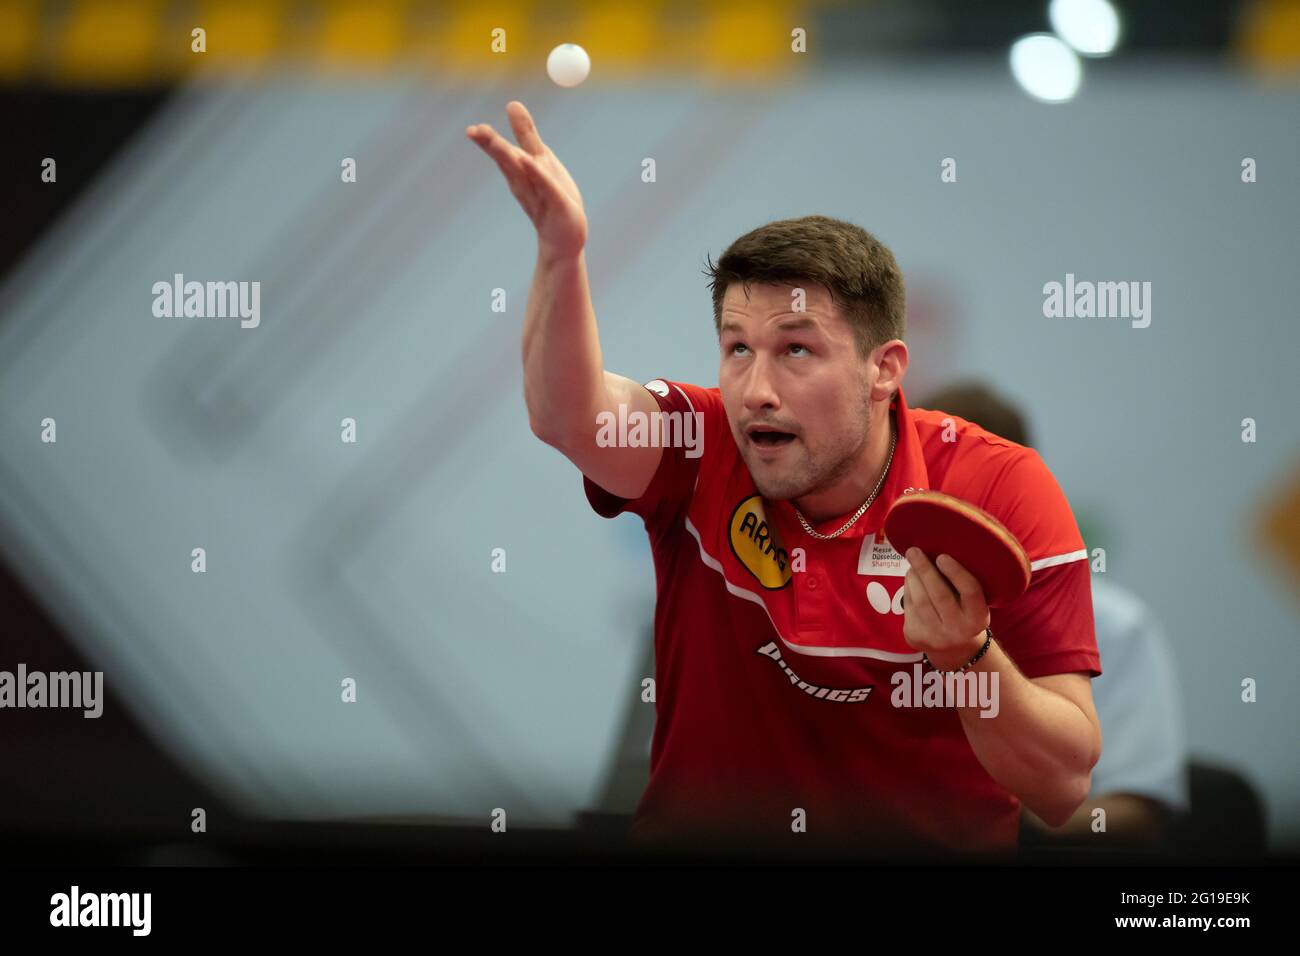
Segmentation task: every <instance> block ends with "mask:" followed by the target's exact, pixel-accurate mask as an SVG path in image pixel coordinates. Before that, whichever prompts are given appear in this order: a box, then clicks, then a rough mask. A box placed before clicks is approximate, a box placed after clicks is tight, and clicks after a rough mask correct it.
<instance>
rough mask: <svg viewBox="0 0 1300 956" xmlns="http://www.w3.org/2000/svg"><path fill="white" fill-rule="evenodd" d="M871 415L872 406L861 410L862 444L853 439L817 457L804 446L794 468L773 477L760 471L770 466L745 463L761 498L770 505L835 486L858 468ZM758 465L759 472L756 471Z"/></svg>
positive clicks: (868, 404)
mask: <svg viewBox="0 0 1300 956" xmlns="http://www.w3.org/2000/svg"><path fill="white" fill-rule="evenodd" d="M870 411H871V406H870V403H869V402H866V403H864V405H863V407H862V409H861V422H862V435H861V438H860V440H859V441H856V442H855V441H853V440H852V439H850V440H848V441H846V442H842V443H840V444H837V445H836V446H834V447H832V448H830V449H828V450H827V451H826V452H825V453H824V454H821V455H818V456H816V457H813V455H812V452H811V450H810V449H809V448H808V446H807V445H804V446H803V454H802V455H801V457H800V459H799V461H798V462H796V463H795V464H794V466H793V467H791V468H788V469H785V470H779V471H773V472H770V473H764V472H762V471H760V469H763V468H771V467H772V466H771V465H764V463H762V462H756V463H752V464H751V463H750V462H749V461H746V464H747V465H748V466H749V473H750V475H751V477H753V479H754V486H755V487H756V488H758V492H759V494H761V495H762V496H763V497H764V498H766V499H768V500H769V501H788V500H791V499H795V498H802V497H804V496H805V495H809V494H812V493H814V492H817V491H822V490H824V489H826V488H830V487H832V486H833V485H835V484H836V483H837V482H839V481H840V480H841V479H843V478H844V476H845V475H847V474H849V472H851V471H852V470H853V469H854V468H855V467H857V466H858V462H859V461H860V459H861V456H862V450H863V449H864V448H866V447H867V446H868V445H869V444H870V441H871V434H872V432H871V414H870ZM800 442H802V438H801V439H800ZM755 464H757V466H758V468H755Z"/></svg>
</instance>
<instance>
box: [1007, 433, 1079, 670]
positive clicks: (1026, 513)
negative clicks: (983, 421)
mask: <svg viewBox="0 0 1300 956" xmlns="http://www.w3.org/2000/svg"><path fill="white" fill-rule="evenodd" d="M983 507H984V508H986V510H988V511H989V512H990V513H991V514H992V515H993V516H994V517H995V518H997V519H998V520H999V521H1001V522H1002V523H1003V524H1004V525H1006V527H1007V529H1008V530H1009V531H1011V533H1012V534H1014V535H1015V536H1016V537H1017V538H1018V539H1019V541H1020V544H1021V546H1022V547H1023V548H1024V549H1025V554H1026V555H1027V556H1028V558H1029V562H1030V568H1031V574H1030V578H1029V588H1028V589H1027V590H1026V591H1025V593H1024V594H1022V595H1021V596H1020V597H1018V598H1017V599H1016V600H1014V601H1012V602H1011V603H1010V604H1007V605H1004V606H1002V607H998V608H994V609H993V611H992V621H991V626H992V628H993V634H994V636H995V637H996V638H997V640H998V643H999V644H1000V645H1001V646H1002V649H1003V650H1005V651H1006V652H1007V654H1009V655H1010V656H1011V659H1012V660H1014V661H1015V662H1016V666H1017V667H1018V668H1019V669H1020V671H1021V672H1022V673H1023V674H1024V675H1025V676H1026V677H1030V678H1033V677H1046V676H1048V675H1050V674H1066V673H1072V672H1075V671H1084V672H1088V673H1089V674H1090V675H1091V676H1093V677H1096V676H1097V675H1099V674H1100V673H1101V658H1100V656H1099V655H1098V653H1097V638H1096V633H1095V631H1094V624H1093V611H1092V581H1091V573H1090V571H1089V568H1088V561H1087V551H1086V550H1085V549H1084V545H1083V537H1082V536H1081V535H1080V534H1079V527H1078V524H1077V523H1076V522H1075V520H1074V513H1073V512H1072V511H1071V510H1070V503H1069V502H1068V501H1067V500H1066V498H1065V493H1064V492H1063V491H1062V490H1061V487H1060V485H1059V484H1058V483H1057V481H1056V478H1055V477H1054V476H1053V475H1052V473H1051V472H1050V471H1049V470H1048V468H1047V465H1046V463H1044V461H1043V459H1042V457H1041V456H1040V455H1039V454H1038V452H1036V451H1034V450H1033V449H1029V448H1026V449H1022V451H1021V453H1020V454H1018V455H1017V456H1016V457H1015V458H1014V459H1012V461H1011V463H1010V464H1009V465H1008V466H1007V467H1006V468H1005V469H1004V471H1003V472H1002V474H1000V475H999V476H998V477H997V478H996V479H995V480H994V482H993V483H992V485H991V486H990V488H989V500H988V501H987V502H985V503H984V504H983Z"/></svg>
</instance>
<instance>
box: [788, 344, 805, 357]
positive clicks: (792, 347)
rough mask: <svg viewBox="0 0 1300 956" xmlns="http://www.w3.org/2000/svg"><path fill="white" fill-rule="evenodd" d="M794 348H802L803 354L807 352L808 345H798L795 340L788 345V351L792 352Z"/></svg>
mask: <svg viewBox="0 0 1300 956" xmlns="http://www.w3.org/2000/svg"><path fill="white" fill-rule="evenodd" d="M795 349H802V350H803V351H804V353H805V354H807V352H808V347H807V346H806V345H800V344H799V343H797V342H796V343H793V344H792V345H791V346H790V351H792V352H793V351H794V350H795Z"/></svg>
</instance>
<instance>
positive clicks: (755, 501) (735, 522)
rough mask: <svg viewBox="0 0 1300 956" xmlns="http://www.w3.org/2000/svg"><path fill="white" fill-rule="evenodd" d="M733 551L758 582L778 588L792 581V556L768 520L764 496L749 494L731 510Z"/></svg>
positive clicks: (768, 587) (771, 588)
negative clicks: (764, 508) (790, 556)
mask: <svg viewBox="0 0 1300 956" xmlns="http://www.w3.org/2000/svg"><path fill="white" fill-rule="evenodd" d="M730 537H731V553H732V554H734V555H735V556H736V560H737V561H739V562H740V563H741V564H743V565H744V566H745V569H746V570H747V571H749V573H750V574H752V575H753V576H754V577H755V578H757V579H758V583H759V584H761V585H763V587H765V588H766V589H767V590H769V591H776V590H779V589H781V588H783V587H785V586H786V585H787V584H789V583H790V559H789V556H788V555H787V554H786V553H785V548H784V547H782V545H781V539H780V537H779V536H778V535H777V533H776V528H775V527H773V526H772V525H769V524H768V523H767V515H766V514H764V512H763V496H762V495H750V496H749V497H748V498H746V499H745V500H744V501H742V502H741V503H740V504H738V505H736V510H735V511H733V512H732V513H731V536H730Z"/></svg>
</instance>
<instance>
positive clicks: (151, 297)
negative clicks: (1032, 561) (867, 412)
mask: <svg viewBox="0 0 1300 956" xmlns="http://www.w3.org/2000/svg"><path fill="white" fill-rule="evenodd" d="M1072 8H1078V9H1082V10H1084V11H1085V14H1086V15H1084V14H1078V15H1077V16H1076V19H1075V20H1073V21H1071V20H1070V19H1069V11H1070V9H1072ZM1061 9H1065V10H1066V12H1065V13H1061ZM1098 10H1101V11H1102V12H1097V11H1098ZM1105 10H1109V11H1111V12H1110V14H1107V13H1105ZM1088 11H1091V12H1090V13H1089V12H1088ZM1108 17H1113V23H1112V21H1111V20H1110V19H1108ZM1027 39H1028V40H1033V41H1034V42H1032V43H1030V44H1029V45H1027V46H1019V47H1017V46H1016V45H1017V44H1018V43H1019V42H1021V41H1024V40H1027ZM563 42H575V43H579V44H581V45H582V46H583V47H584V48H585V49H586V50H587V51H588V53H589V54H590V55H591V59H592V63H593V66H592V72H591V77H590V78H589V79H588V80H587V81H586V83H585V84H583V85H582V86H580V87H577V88H574V89H560V88H559V87H557V86H555V85H554V84H552V83H551V82H550V81H549V80H548V79H547V76H546V72H545V68H544V64H545V59H546V54H547V53H548V51H549V50H550V49H552V48H553V47H554V46H555V45H556V44H559V43H563ZM1090 44H1092V45H1091V46H1090ZM1013 49H1017V50H1018V52H1016V53H1014V54H1013ZM0 80H2V81H3V83H4V84H5V85H4V88H3V91H0V108H2V109H3V113H2V114H0V115H3V117H4V121H5V122H4V128H5V130H6V136H5V139H6V143H5V145H4V146H3V147H2V150H3V154H4V155H3V160H4V163H5V175H4V177H3V182H0V189H2V190H3V195H2V196H0V202H2V203H3V206H4V208H5V210H6V213H5V215H4V218H3V223H4V225H3V233H2V235H0V241H2V242H3V246H2V247H0V267H3V269H4V275H3V285H2V286H0V558H3V562H4V568H3V572H4V577H3V581H0V597H2V599H3V601H4V605H5V624H4V636H3V639H2V640H0V670H13V669H14V668H15V667H16V666H17V664H18V663H19V662H25V663H26V664H27V667H28V668H29V669H35V668H38V667H43V668H45V669H50V670H55V669H79V670H102V671H103V672H104V675H105V685H106V687H107V689H108V694H109V704H108V706H107V707H106V709H105V716H104V717H103V718H100V721H92V720H85V719H83V718H82V717H81V715H80V713H76V714H58V715H54V714H43V713H40V712H32V711H28V712H25V713H24V712H16V711H4V712H0V727H3V728H6V729H5V731H4V732H3V733H0V801H2V803H0V812H2V813H3V817H2V818H0V819H3V824H4V826H6V827H10V828H20V827H23V826H27V825H29V824H30V825H35V824H37V823H39V824H41V825H48V826H55V825H65V824H66V825H68V826H72V825H74V824H75V825H78V826H84V827H86V828H87V829H94V828H96V827H111V826H117V827H135V828H139V829H141V830H150V831H152V830H156V829H158V828H160V827H161V828H163V829H165V828H166V827H175V828H177V832H178V833H179V834H181V835H183V834H185V833H187V832H188V826H189V814H190V808H191V807H193V806H199V805H210V806H212V807H221V808H225V811H226V812H230V813H232V814H240V815H247V816H249V817H253V818H274V819H281V820H342V819H376V818H378V819H387V820H398V819H401V820H410V819H415V820H420V821H429V822H443V823H449V824H464V825H468V826H479V825H481V824H485V822H486V820H487V819H488V815H489V814H490V813H491V811H492V809H493V808H495V807H510V808H511V821H512V822H516V821H517V822H518V823H519V824H521V825H528V826H537V827H555V828H570V827H573V826H575V825H576V824H577V823H578V822H580V820H581V819H582V818H583V816H584V815H586V814H615V815H618V814H626V813H629V812H630V811H631V809H632V807H633V806H634V805H635V801H636V799H637V797H638V796H639V794H640V790H641V788H642V787H643V786H644V782H645V774H646V763H647V761H648V747H649V735H650V731H651V728H652V726H653V710H652V705H650V704H646V703H643V702H642V701H641V689H642V680H643V679H645V678H646V677H650V676H652V674H653V655H652V653H651V649H650V646H649V641H650V638H649V633H650V623H651V619H652V612H653V598H654V576H653V567H652V565H651V562H650V557H649V551H648V549H647V547H646V542H645V536H644V531H643V529H642V526H641V524H640V522H639V521H638V520H637V519H636V518H634V517H627V516H625V517H623V518H620V519H618V520H617V521H614V522H608V523H607V522H603V521H601V520H600V519H599V518H597V517H595V516H594V515H593V514H592V513H591V512H590V509H589V508H588V506H587V504H586V502H585V500H584V497H583V493H582V488H581V479H580V476H579V475H578V473H577V472H576V471H575V469H574V468H573V466H572V465H570V464H569V463H568V462H567V461H566V460H565V459H563V458H562V457H561V456H560V455H559V454H557V453H556V452H555V451H553V450H552V449H551V448H549V447H547V446H545V445H543V444H542V443H541V442H539V441H537V440H536V439H535V438H534V437H533V436H532V434H531V432H530V429H529V426H528V420H527V413H526V410H525V406H524V402H523V397H522V391H521V381H522V379H521V368H520V361H519V333H520V328H521V323H522V319H523V312H524V304H525V302H526V299H527V295H528V289H529V281H530V278H531V269H532V265H533V261H534V254H535V238H534V236H533V234H532V231H531V228H530V227H529V225H528V223H527V222H526V220H525V218H524V217H523V216H522V214H521V213H520V211H519V209H518V208H517V205H516V203H515V202H514V200H513V198H512V197H511V196H510V195H509V194H508V192H507V191H506V190H505V189H503V188H502V184H501V182H500V181H499V176H498V173H497V171H496V170H495V169H493V168H492V167H491V164H490V163H486V162H484V159H483V157H482V156H480V155H479V154H478V152H477V150H476V149H475V148H474V146H473V145H472V144H470V143H469V142H467V140H466V138H465V135H464V130H465V127H466V126H467V125H468V124H471V123H476V122H490V123H492V124H493V125H494V126H496V127H497V128H498V129H502V130H504V129H505V128H506V127H507V125H508V124H507V122H506V118H505V113H504V106H505V104H506V102H507V101H509V100H511V99H520V100H523V101H524V102H525V103H526V104H527V105H528V107H529V109H530V110H531V111H532V113H533V115H534V116H535V117H537V120H538V124H539V127H541V129H543V130H544V133H545V138H546V140H547V143H548V144H549V145H550V146H551V147H552V148H553V149H554V150H555V152H556V153H557V155H558V156H559V157H560V158H561V160H562V161H563V162H564V163H565V164H566V166H567V167H568V169H569V170H570V171H571V172H572V173H573V176H574V178H575V180H576V181H577V182H578V184H579V186H580V188H581V189H582V192H583V196H584V199H585V203H586V207H587V212H588V216H589V219H590V224H591V231H590V240H589V245H588V249H587V262H588V267H589V270H590V275H591V282H592V291H593V299H594V302H595V305H596V310H597V315H598V318H599V321H600V325H601V336H602V344H603V349H604V355H605V360H606V363H607V365H608V366H609V367H610V368H611V369H615V370H617V371H619V372H621V373H623V374H626V375H628V376H630V377H632V378H636V379H638V380H641V381H647V380H649V379H652V378H657V377H664V378H673V379H678V380H684V381H691V382H697V383H699V384H702V385H712V384H714V383H715V382H716V380H717V344H716V339H715V333H714V331H713V326H712V315H711V302H710V299H709V293H708V290H707V287H706V285H705V280H704V278H703V276H702V270H703V267H704V262H705V255H706V253H709V254H712V255H714V256H715V257H716V256H717V254H718V253H719V252H720V251H721V250H722V249H723V248H725V246H726V245H727V244H728V243H729V242H731V241H732V240H733V239H734V238H736V237H737V236H739V235H741V234H742V233H744V232H746V231H748V230H750V229H752V228H754V227H756V226H758V225H760V224H762V223H764V222H767V221H770V220H774V219H780V218H786V217H794V216H801V215H806V214H811V213H823V214H826V215H830V216H835V217H838V218H843V219H847V220H850V221H852V222H854V223H856V224H858V225H861V226H863V227H864V228H866V229H868V230H870V231H871V232H873V233H874V234H875V235H877V236H878V237H880V238H881V240H882V241H884V242H885V243H887V244H888V245H889V246H890V247H891V248H892V249H893V250H894V252H895V254H896V255H897V257H898V259H899V262H900V264H901V266H902V268H903V272H904V274H905V276H906V277H907V282H908V308H909V316H908V344H909V348H910V349H911V354H912V361H913V366H912V369H911V371H910V372H909V375H908V378H907V381H906V383H905V387H906V389H907V392H908V394H909V396H919V395H922V394H924V393H925V392H926V391H928V390H930V389H932V388H937V387H938V386H940V385H942V384H943V383H945V382H948V381H951V380H954V379H957V378H961V377H971V376H977V377H980V378H982V379H984V380H986V381H991V382H994V383H996V384H997V385H998V387H999V388H1000V389H1001V390H1002V391H1003V392H1004V393H1005V394H1006V395H1008V396H1009V397H1010V398H1012V399H1014V400H1015V401H1016V402H1017V403H1018V404H1019V405H1020V406H1021V407H1022V408H1024V409H1025V410H1026V411H1027V413H1028V414H1030V415H1031V416H1032V419H1033V422H1034V426H1035V432H1036V434H1037V436H1038V440H1037V442H1036V447H1037V448H1038V449H1039V450H1040V452H1041V453H1042V455H1043V456H1044V458H1045V459H1046V461H1047V462H1048V464H1049V466H1050V467H1051V468H1052V470H1053V472H1054V474H1055V475H1056V476H1057V478H1058V479H1059V481H1060V483H1061V485H1062V487H1063V488H1064V490H1065V491H1066V493H1067V495H1068V497H1069V499H1070V502H1071V504H1072V506H1073V507H1074V510H1075V514H1076V516H1077V517H1078V519H1079V522H1080V524H1081V527H1082V531H1083V535H1084V540H1085V543H1086V545H1087V546H1088V548H1089V549H1090V550H1092V549H1098V548H1099V549H1103V551H1104V553H1105V571H1104V572H1099V573H1104V574H1105V575H1107V577H1108V578H1113V579H1114V580H1116V581H1119V582H1122V583H1123V584H1124V586H1125V587H1127V588H1130V589H1132V590H1133V591H1135V592H1136V593H1138V594H1140V595H1141V596H1142V598H1143V599H1144V600H1145V601H1146V602H1147V603H1148V605H1149V606H1150V607H1151V608H1152V609H1153V611H1154V613H1155V614H1156V615H1157V616H1158V618H1159V619H1160V621H1161V622H1162V623H1163V625H1164V629H1165V631H1166V632H1167V634H1168V636H1169V640H1170V644H1171V647H1172V651H1173V655H1174V659H1175V664H1176V668H1177V672H1178V678H1179V680H1180V683H1181V686H1182V689H1183V694H1184V700H1183V706H1184V712H1185V715H1186V723H1187V726H1186V728H1185V730H1186V737H1187V740H1188V742H1189V747H1190V750H1191V751H1192V753H1193V754H1194V755H1195V756H1198V757H1199V758H1203V759H1206V760H1208V761H1211V762H1213V763H1215V764H1218V765H1223V766H1226V767H1230V768H1232V769H1234V770H1235V771H1236V772H1238V773H1239V774H1241V776H1242V777H1243V779H1245V780H1247V781H1248V782H1249V784H1250V786H1251V787H1253V788H1254V789H1255V791H1256V792H1257V793H1258V795H1259V797H1260V799H1261V800H1262V802H1263V805H1264V808H1265V811H1266V818H1267V826H1268V836H1269V841H1270V846H1272V847H1273V848H1274V849H1287V848H1290V849H1294V848H1296V847H1297V846H1300V774H1298V773H1297V772H1296V769H1297V767H1296V747H1295V741H1296V730H1297V727H1300V695H1297V693H1296V690H1295V687H1294V681H1295V678H1294V677H1292V676H1291V675H1293V674H1297V673H1300V642H1298V641H1297V637H1298V636H1300V600H1298V599H1297V594H1300V421H1298V420H1297V409H1300V401H1298V399H1300V388H1298V387H1297V384H1296V383H1297V376H1296V374H1295V356H1296V355H1297V354H1300V326H1298V325H1297V322H1296V303H1297V301H1298V300H1300V287H1298V286H1297V270H1296V268H1295V258H1296V247H1297V244H1296V223H1297V222H1298V221H1300V189H1298V188H1297V184H1296V176H1297V170H1298V164H1300V125H1297V122H1296V119H1297V116H1298V115H1300V111H1298V108H1300V5H1298V4H1296V3H1287V2H1277V0H1274V2H1238V3H1229V2H1225V3H1189V4H1181V3H1180V4H1171V3H1157V2H1131V3H1119V2H1117V3H1115V4H1113V5H1112V4H1107V3H1096V4H1075V5H1071V4H1065V5H1058V9H1057V10H1056V12H1055V14H1053V12H1052V11H1051V10H1049V5H1048V4H1047V3H1046V2H1015V3H1013V2H994V3H981V4H970V3H963V2H958V0H944V2H939V0H931V2H924V0H922V2H901V0H891V2H879V3H867V4H850V3H803V4H793V3H707V4H675V3H671V4H670V3H663V4H656V3H644V4H643V3H638V4H623V3H592V4H568V5H558V4H545V3H469V2H466V3H457V4H421V3H414V2H411V3H397V2H336V3H288V2H283V3H276V2H265V3H263V2H234V0H231V2H207V3H204V2H190V3H179V2H178V3H169V2H161V0H156V2H130V0H122V2H92V0H86V2H65V3H48V4H41V3H31V2H14V0H0ZM647 158H651V159H653V160H654V162H655V167H656V170H657V174H656V177H655V179H654V181H652V182H646V181H644V178H643V176H642V171H643V168H644V161H645V160H646V159H647ZM1247 160H1249V161H1250V162H1249V169H1251V170H1252V171H1255V170H1257V173H1255V172H1252V175H1251V178H1250V179H1246V178H1245V176H1244V174H1243V171H1244V170H1245V169H1246V168H1247ZM51 161H52V162H51ZM947 161H952V162H953V168H954V169H955V170H956V175H955V181H950V182H945V181H943V179H942V178H941V173H942V172H943V169H944V164H945V162H947ZM1067 274H1068V275H1072V276H1076V277H1078V278H1080V279H1096V280H1115V281H1137V282H1150V283H1151V288H1152V295H1151V300H1150V305H1151V314H1150V324H1149V326H1147V327H1145V328H1138V327H1135V326H1134V325H1132V324H1131V323H1130V322H1128V321H1126V320H1114V319H1086V318H1080V319H1055V318H1047V317H1045V316H1044V305H1043V296H1044V286H1045V284H1047V283H1051V282H1064V281H1066V277H1067ZM185 282H199V283H204V284H205V285H206V284H207V283H221V284H223V285H224V284H225V283H234V284H235V287H237V288H238V289H239V290H240V291H241V292H242V293H244V294H246V298H245V300H244V301H245V302H251V301H252V300H251V298H248V297H247V294H248V293H250V292H251V291H252V290H253V289H254V288H255V289H256V294H257V296H258V299H257V302H258V312H257V314H256V317H255V318H256V321H254V320H253V319H252V318H249V317H247V316H246V317H245V319H244V321H241V320H240V318H238V317H227V318H216V319H214V318H197V317H185V316H184V315H180V316H167V315H160V314H158V313H159V305H158V302H159V296H160V293H159V292H157V291H156V289H157V286H158V284H159V283H162V284H165V285H166V286H169V287H170V286H173V284H179V285H181V286H183V284H184V283H185ZM168 295H170V293H168ZM502 301H504V310H500V309H498V308H494V303H501V302H502ZM1246 419H1250V420H1252V421H1253V422H1254V423H1255V424H1256V426H1257V439H1256V440H1255V441H1252V442H1245V441H1243V439H1242V435H1243V429H1244V428H1245V424H1244V422H1245V420H1246ZM51 421H52V422H54V423H55V424H56V427H57V441H54V442H50V441H48V440H47V439H46V440H43V437H42V436H43V434H45V433H47V432H48V431H49V426H48V422H51ZM349 421H350V422H352V427H353V428H354V430H355V438H356V440H355V442H349V441H346V440H341V435H344V434H346V432H347V429H348V424H347V423H348V422H349ZM200 548H201V549H203V556H204V557H203V559H204V560H205V561H206V571H205V572H204V573H201V574H196V573H194V571H193V563H194V561H195V560H196V557H195V549H200ZM497 549H501V551H500V555H498V551H497ZM498 557H500V558H501V560H503V561H504V568H505V570H504V573H501V572H500V570H499V569H494V564H495V563H496V562H497V560H498ZM1105 663H1106V662H1105V660H1103V667H1105ZM1248 678H1253V679H1255V680H1256V681H1257V682H1258V688H1259V689H1258V700H1257V702H1255V703H1249V704H1248V703H1244V702H1243V701H1242V682H1243V680H1246V679H1248ZM347 679H351V680H354V681H355V686H356V698H357V703H356V704H355V705H351V706H344V705H342V704H341V703H340V687H341V683H342V682H343V681H345V680H347ZM92 728H93V729H92ZM10 730H12V731H13V732H9V731H10ZM90 794H94V795H95V796H94V799H90V798H89V796H88V795H90ZM198 801H204V803H202V804H201V803H199V802H198ZM163 820H166V821H167V822H166V823H165V824H163V823H160V821H163Z"/></svg>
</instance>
